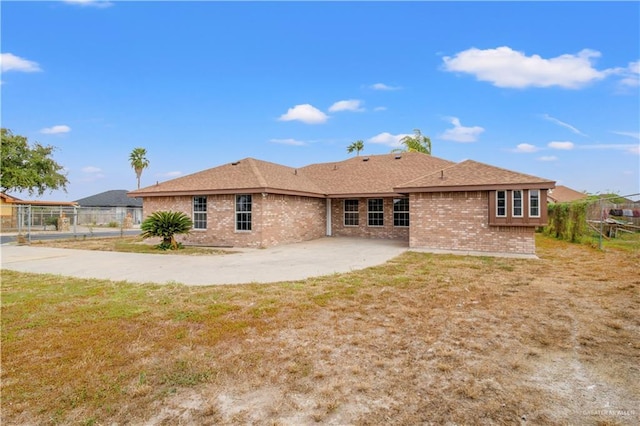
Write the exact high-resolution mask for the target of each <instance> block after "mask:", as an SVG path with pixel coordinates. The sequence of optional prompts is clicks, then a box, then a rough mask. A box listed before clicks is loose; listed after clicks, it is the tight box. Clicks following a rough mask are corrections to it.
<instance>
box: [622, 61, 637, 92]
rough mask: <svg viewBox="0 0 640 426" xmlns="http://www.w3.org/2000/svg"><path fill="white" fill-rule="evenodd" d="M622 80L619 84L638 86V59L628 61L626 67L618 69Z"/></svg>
mask: <svg viewBox="0 0 640 426" xmlns="http://www.w3.org/2000/svg"><path fill="white" fill-rule="evenodd" d="M620 75H622V80H620V84H621V85H622V86H625V87H632V88H633V87H638V86H640V61H637V62H630V63H629V65H628V66H627V68H623V69H622V70H620Z"/></svg>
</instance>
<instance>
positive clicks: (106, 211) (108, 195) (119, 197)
mask: <svg viewBox="0 0 640 426" xmlns="http://www.w3.org/2000/svg"><path fill="white" fill-rule="evenodd" d="M127 192H128V191H127V190H126V189H114V190H111V191H105V192H101V193H99V194H96V195H92V196H90V197H85V198H81V199H79V200H76V203H78V204H79V205H80V207H81V209H80V213H79V215H80V217H79V223H96V224H107V223H109V222H112V221H115V222H119V223H120V222H122V221H123V220H124V218H126V217H127V216H130V217H131V220H132V223H134V224H139V223H140V222H142V199H140V198H130V197H128V196H127Z"/></svg>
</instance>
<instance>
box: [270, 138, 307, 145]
mask: <svg viewBox="0 0 640 426" xmlns="http://www.w3.org/2000/svg"><path fill="white" fill-rule="evenodd" d="M269 142H271V143H279V144H282V145H293V146H302V145H306V144H305V143H304V142H302V141H299V140H296V139H291V138H289V139H269Z"/></svg>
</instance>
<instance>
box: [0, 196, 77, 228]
mask: <svg viewBox="0 0 640 426" xmlns="http://www.w3.org/2000/svg"><path fill="white" fill-rule="evenodd" d="M75 206H77V204H76V203H75V202H73V201H43V200H21V199H20V198H17V197H13V196H11V195H9V194H5V193H4V192H0V218H1V224H2V230H4V231H7V230H15V229H18V228H19V227H20V226H26V223H27V222H28V220H29V219H30V220H31V224H32V225H34V226H46V225H47V223H46V222H47V219H50V218H51V217H58V216H61V215H63V214H66V209H68V208H73V207H75ZM21 215H22V223H20V216H21Z"/></svg>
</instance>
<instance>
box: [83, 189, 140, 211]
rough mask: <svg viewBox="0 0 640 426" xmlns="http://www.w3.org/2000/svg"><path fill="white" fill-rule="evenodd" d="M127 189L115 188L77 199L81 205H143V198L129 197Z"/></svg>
mask: <svg viewBox="0 0 640 426" xmlns="http://www.w3.org/2000/svg"><path fill="white" fill-rule="evenodd" d="M127 192H129V191H127V190H126V189H113V190H111V191H105V192H101V193H100V194H96V195H91V196H89V197H85V198H81V199H79V200H76V203H78V204H79V205H80V207H142V198H130V197H127Z"/></svg>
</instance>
